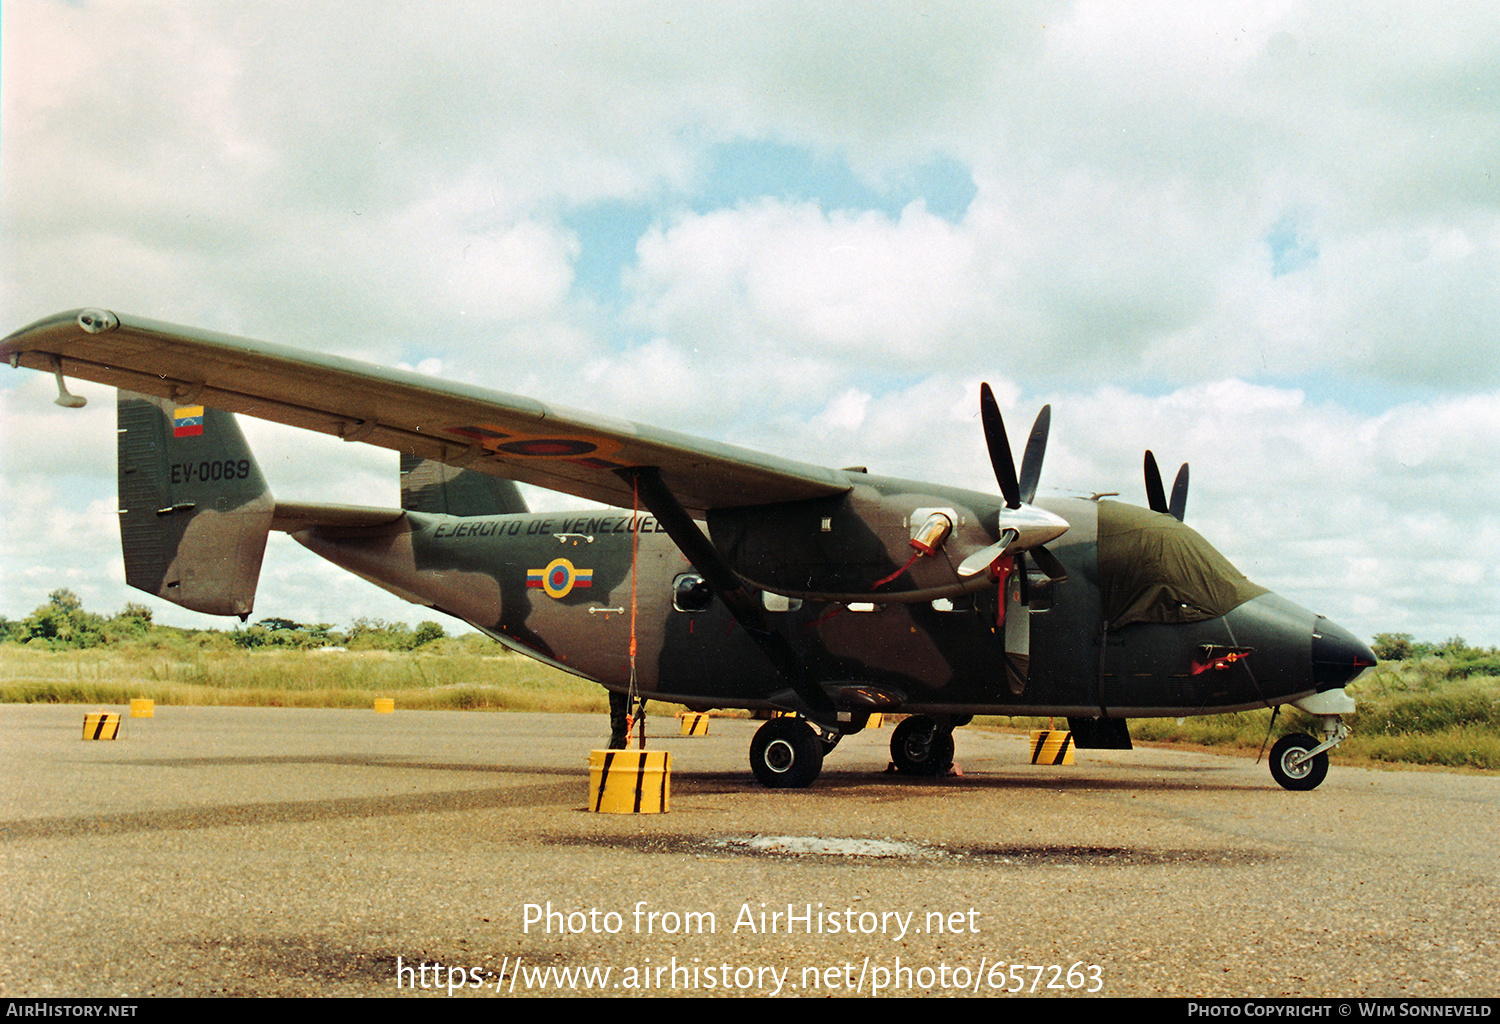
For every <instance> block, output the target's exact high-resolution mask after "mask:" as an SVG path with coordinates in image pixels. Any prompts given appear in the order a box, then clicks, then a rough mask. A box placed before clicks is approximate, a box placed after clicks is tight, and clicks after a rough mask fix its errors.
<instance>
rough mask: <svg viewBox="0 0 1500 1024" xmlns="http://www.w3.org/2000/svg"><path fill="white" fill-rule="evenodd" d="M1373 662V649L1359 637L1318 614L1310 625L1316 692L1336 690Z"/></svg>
mask: <svg viewBox="0 0 1500 1024" xmlns="http://www.w3.org/2000/svg"><path fill="white" fill-rule="evenodd" d="M1373 664H1375V653H1374V652H1373V651H1371V650H1370V648H1369V647H1368V646H1367V645H1366V644H1365V642H1364V641H1363V640H1361V639H1359V637H1357V636H1355V635H1354V634H1353V633H1350V632H1349V631H1348V630H1346V629H1344V628H1343V627H1341V626H1336V625H1334V624H1333V623H1332V622H1329V621H1328V620H1327V619H1325V618H1323V617H1322V616H1321V615H1320V616H1318V621H1317V623H1316V624H1315V625H1314V626H1313V641H1312V669H1313V682H1314V684H1316V685H1317V688H1318V692H1319V693H1322V692H1323V691H1324V690H1337V689H1338V688H1339V687H1341V686H1343V685H1344V684H1345V683H1347V682H1349V680H1351V679H1353V678H1354V677H1355V676H1357V675H1359V674H1360V673H1361V672H1363V671H1364V670H1365V669H1367V668H1369V667H1370V666H1371V665H1373Z"/></svg>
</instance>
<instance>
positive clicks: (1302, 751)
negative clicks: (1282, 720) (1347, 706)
mask: <svg viewBox="0 0 1500 1024" xmlns="http://www.w3.org/2000/svg"><path fill="white" fill-rule="evenodd" d="M1319 717H1320V718H1322V720H1323V742H1322V743H1319V742H1318V741H1317V740H1315V739H1313V738H1312V737H1311V736H1308V735H1307V734H1306V733H1300V732H1294V733H1292V734H1291V735H1289V736H1283V737H1281V739H1279V740H1277V741H1276V745H1275V746H1274V747H1272V748H1271V778H1273V779H1275V780H1276V784H1277V785H1279V786H1280V787H1281V788H1282V789H1289V790H1292V791H1294V792H1305V791H1307V790H1309V789H1317V788H1318V786H1319V784H1321V783H1322V781H1323V779H1324V778H1326V777H1327V775H1328V751H1329V750H1332V749H1333V748H1334V747H1336V746H1338V745H1339V744H1340V743H1342V742H1344V740H1345V739H1346V738H1347V737H1348V736H1349V727H1348V726H1347V725H1345V724H1344V720H1343V718H1341V717H1340V716H1338V715H1321V716H1319Z"/></svg>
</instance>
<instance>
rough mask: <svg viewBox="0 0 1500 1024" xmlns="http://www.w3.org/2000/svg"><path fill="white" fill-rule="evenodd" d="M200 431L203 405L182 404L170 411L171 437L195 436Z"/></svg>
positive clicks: (201, 430) (201, 429)
mask: <svg viewBox="0 0 1500 1024" xmlns="http://www.w3.org/2000/svg"><path fill="white" fill-rule="evenodd" d="M202 433H203V406H201V405H189V406H184V407H181V408H179V409H177V411H176V412H174V413H172V436H173V437H197V436H199V435H200V434H202Z"/></svg>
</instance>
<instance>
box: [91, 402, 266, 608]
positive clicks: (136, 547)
mask: <svg viewBox="0 0 1500 1024" xmlns="http://www.w3.org/2000/svg"><path fill="white" fill-rule="evenodd" d="M116 410H117V416H118V428H119V433H118V463H119V486H120V543H121V548H122V549H123V551H124V554H125V582H126V583H128V584H130V585H131V586H132V587H135V588H137V589H139V590H144V591H145V592H146V593H148V594H155V595H157V596H158V597H163V598H166V599H167V600H168V601H171V602H173V603H174V604H179V605H182V606H183V607H184V608H190V609H192V610H193V611H198V612H206V613H208V614H211V615H238V616H239V617H240V618H241V619H245V618H248V617H249V615H250V611H251V609H252V608H253V606H254V604H255V588H256V584H257V582H258V581H259V579H260V565H261V559H262V557H263V556H264V554H265V549H266V537H267V535H268V534H269V533H270V529H271V518H272V516H273V514H274V512H275V509H276V503H275V501H274V500H273V499H272V498H271V492H270V489H269V488H268V487H267V486H266V481H265V478H264V477H263V476H262V475H261V472H260V467H259V466H258V465H256V462H255V457H254V456H253V455H252V454H251V453H250V446H249V445H248V444H246V442H245V436H244V434H242V433H241V432H240V427H239V424H238V423H236V422H235V419H234V417H233V416H231V415H230V414H229V413H227V412H222V411H220V410H218V409H205V408H204V407H202V406H200V405H193V404H181V403H178V402H174V401H172V400H170V399H160V398H152V397H150V396H147V395H138V394H134V393H132V392H128V391H121V392H119V396H118V399H117V402H116Z"/></svg>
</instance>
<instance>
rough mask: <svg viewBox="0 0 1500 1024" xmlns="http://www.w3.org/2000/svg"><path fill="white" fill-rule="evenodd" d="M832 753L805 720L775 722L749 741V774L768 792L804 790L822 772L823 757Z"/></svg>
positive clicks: (794, 719) (819, 734)
mask: <svg viewBox="0 0 1500 1024" xmlns="http://www.w3.org/2000/svg"><path fill="white" fill-rule="evenodd" d="M833 742H834V743H837V742H838V738H837V736H836V735H835V737H834V739H833ZM831 749H833V748H832V745H831V744H829V743H826V742H825V741H824V739H823V735H822V734H821V733H820V732H817V731H815V730H814V728H813V726H812V724H811V723H810V722H808V721H807V720H806V719H803V718H773V719H771V720H770V721H769V722H767V723H766V724H765V725H763V726H761V727H760V728H759V729H758V730H756V733H755V738H754V739H753V740H751V741H750V770H751V771H753V772H754V773H755V778H756V779H757V780H758V781H759V782H760V784H761V785H762V786H765V787H766V788H767V789H803V788H805V787H807V786H810V785H812V781H813V779H816V778H817V777H818V773H819V772H821V771H822V770H823V753H824V751H825V750H831Z"/></svg>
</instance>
